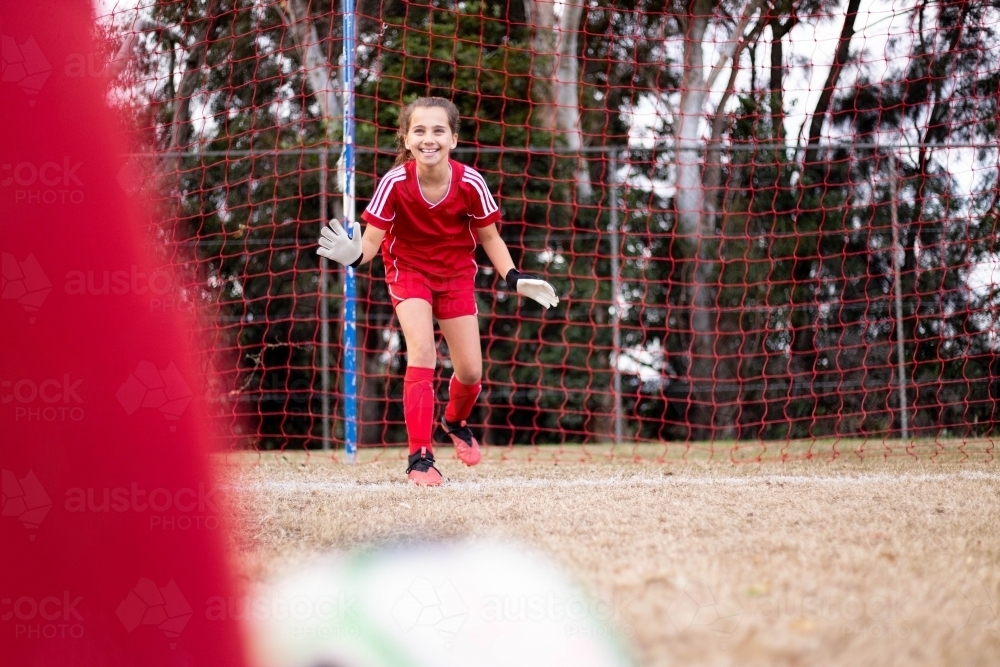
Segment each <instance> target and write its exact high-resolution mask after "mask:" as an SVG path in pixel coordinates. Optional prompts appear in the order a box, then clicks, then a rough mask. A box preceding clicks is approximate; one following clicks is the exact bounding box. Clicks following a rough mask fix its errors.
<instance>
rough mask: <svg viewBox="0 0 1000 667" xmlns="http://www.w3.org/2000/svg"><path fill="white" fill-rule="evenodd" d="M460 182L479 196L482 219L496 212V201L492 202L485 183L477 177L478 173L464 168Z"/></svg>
mask: <svg viewBox="0 0 1000 667" xmlns="http://www.w3.org/2000/svg"><path fill="white" fill-rule="evenodd" d="M462 181H463V182H465V183H468V184H469V185H471V186H472V187H473V188H475V190H476V192H477V193H478V194H479V202H480V204H481V206H482V211H483V216H482V217H486V216H488V215H490V214H492V213H494V212H495V211H497V210H498V208H499V207H498V206H497V204H496V201H494V199H493V195H492V194H491V193H490V189H489V187H488V186H487V185H486V181H485V180H484V179H483V177H482V176H480V175H479V172H477V171H475V170H473V169H469V168H466V170H465V174H464V175H463V176H462ZM473 217H480V216H473Z"/></svg>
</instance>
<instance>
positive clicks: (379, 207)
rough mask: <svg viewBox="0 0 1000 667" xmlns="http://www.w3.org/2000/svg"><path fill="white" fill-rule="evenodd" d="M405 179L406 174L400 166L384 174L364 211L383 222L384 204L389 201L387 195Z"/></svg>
mask: <svg viewBox="0 0 1000 667" xmlns="http://www.w3.org/2000/svg"><path fill="white" fill-rule="evenodd" d="M405 179H406V172H405V171H404V170H403V167H401V166H400V167H396V168H395V169H392V170H390V171H389V172H388V173H386V175H385V176H383V177H382V180H381V181H379V183H378V187H377V188H375V195H374V196H373V197H372V200H371V201H370V202H368V208H367V209H365V210H367V211H368V212H369V213H371V214H372V215H374V216H375V217H376V218H379V219H380V220H385V219H386V218H385V217H383V215H382V212H383V211H384V209H385V204H386V202H387V201H389V195H390V194H391V193H392V188H393V186H394V185H395V184H396V183H399V182H400V181H402V180H405Z"/></svg>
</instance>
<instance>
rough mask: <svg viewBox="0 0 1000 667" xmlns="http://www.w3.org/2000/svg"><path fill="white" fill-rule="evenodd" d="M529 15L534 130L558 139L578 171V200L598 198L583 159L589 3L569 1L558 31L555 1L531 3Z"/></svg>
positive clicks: (527, 0)
mask: <svg viewBox="0 0 1000 667" xmlns="http://www.w3.org/2000/svg"><path fill="white" fill-rule="evenodd" d="M524 4H525V13H526V14H527V16H528V21H529V24H530V25H531V28H532V35H531V50H532V66H531V84H530V94H531V101H532V102H533V103H534V105H535V107H534V110H533V113H532V125H533V126H534V127H537V128H538V129H540V130H543V131H545V132H550V133H553V134H556V135H558V136H559V137H560V138H561V139H562V140H563V141H564V142H565V147H566V149H568V151H569V153H570V155H571V156H573V159H574V160H575V161H576V169H575V170H574V172H573V176H574V179H575V181H576V199H577V201H584V202H586V201H589V200H590V198H591V197H592V196H593V185H592V183H591V180H590V169H589V167H588V165H587V160H586V159H585V158H584V157H583V155H581V154H580V149H581V148H582V147H583V129H582V126H581V118H582V114H581V111H580V58H579V56H578V51H579V45H580V40H579V34H580V25H581V23H582V22H583V20H584V17H585V16H586V7H585V5H584V4H583V0H566V2H564V3H563V6H562V14H561V15H560V17H559V26H558V29H557V28H556V20H555V19H556V17H555V2H553V0H525V3H524Z"/></svg>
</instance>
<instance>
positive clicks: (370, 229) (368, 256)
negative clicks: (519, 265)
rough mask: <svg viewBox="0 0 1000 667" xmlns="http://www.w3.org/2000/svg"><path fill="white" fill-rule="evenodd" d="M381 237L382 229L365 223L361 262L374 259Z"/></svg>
mask: <svg viewBox="0 0 1000 667" xmlns="http://www.w3.org/2000/svg"><path fill="white" fill-rule="evenodd" d="M383 238H385V230H384V229H379V228H378V227H376V226H375V225H365V233H364V234H363V235H362V236H361V264H367V263H368V262H370V261H372V260H373V259H375V255H377V254H378V249H379V248H380V247H381V246H382V239H383ZM501 243H503V241H501ZM359 266H360V264H359Z"/></svg>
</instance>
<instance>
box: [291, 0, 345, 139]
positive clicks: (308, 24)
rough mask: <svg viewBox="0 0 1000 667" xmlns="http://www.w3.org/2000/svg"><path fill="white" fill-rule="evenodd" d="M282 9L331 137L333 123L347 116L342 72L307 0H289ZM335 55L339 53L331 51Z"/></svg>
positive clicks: (328, 134)
mask: <svg viewBox="0 0 1000 667" xmlns="http://www.w3.org/2000/svg"><path fill="white" fill-rule="evenodd" d="M282 9H284V11H283V12H282V13H281V18H282V20H283V21H284V22H285V26H287V28H288V33H289V34H290V35H291V36H292V38H293V39H294V40H295V48H296V51H297V52H298V55H299V62H300V63H301V65H302V69H303V70H304V71H305V75H306V77H307V79H308V80H309V87H310V88H312V91H313V95H314V96H315V97H316V102H317V103H318V104H319V108H320V112H321V113H322V115H323V120H324V124H326V125H327V129H326V131H327V136H328V137H329V136H330V128H329V123H331V122H336V121H337V120H339V119H342V118H343V116H344V110H343V105H342V102H341V100H342V93H341V82H340V73H339V71H338V70H337V68H336V67H334V66H333V65H332V64H331V58H328V57H327V54H325V53H323V50H322V49H321V48H320V40H319V36H318V35H317V34H316V26H315V25H314V24H313V23H312V21H311V20H310V19H309V12H308V6H307V3H306V2H305V0H287V2H284V3H282ZM335 55H337V54H331V56H335Z"/></svg>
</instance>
